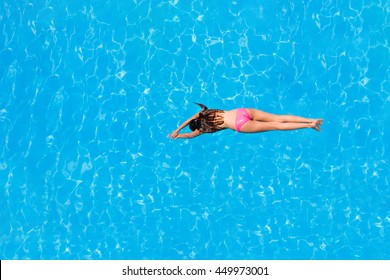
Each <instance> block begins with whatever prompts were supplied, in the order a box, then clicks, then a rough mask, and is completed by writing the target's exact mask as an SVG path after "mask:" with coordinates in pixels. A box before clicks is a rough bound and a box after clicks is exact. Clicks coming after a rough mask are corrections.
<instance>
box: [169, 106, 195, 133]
mask: <svg viewBox="0 0 390 280" xmlns="http://www.w3.org/2000/svg"><path fill="white" fill-rule="evenodd" d="M198 117H199V112H198V113H196V114H195V115H193V116H192V117H191V118H189V119H188V120H186V121H185V122H183V123H182V124H181V125H180V126H179V127H178V128H177V129H176V130H175V131H174V132H172V133H171V134H170V135H169V137H171V138H172V139H176V138H192V137H195V136H198V135H199V133H198V135H194V136H192V137H178V136H179V132H180V130H182V129H183V128H185V127H186V126H187V125H188V124H189V123H190V122H191V121H192V120H193V119H196V118H198ZM194 132H195V131H194ZM187 134H188V135H190V134H191V135H192V134H193V133H186V134H181V135H187Z"/></svg>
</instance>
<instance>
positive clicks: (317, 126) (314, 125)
mask: <svg viewBox="0 0 390 280" xmlns="http://www.w3.org/2000/svg"><path fill="white" fill-rule="evenodd" d="M322 123H323V120H322V119H318V120H315V121H314V122H312V123H311V128H312V129H314V130H316V131H318V132H320V131H321V125H322Z"/></svg>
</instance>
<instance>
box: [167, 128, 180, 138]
mask: <svg viewBox="0 0 390 280" xmlns="http://www.w3.org/2000/svg"><path fill="white" fill-rule="evenodd" d="M178 136H179V133H178V132H177V131H176V130H175V131H174V132H172V133H171V134H169V135H168V137H169V138H171V139H173V140H176V139H177V137H178Z"/></svg>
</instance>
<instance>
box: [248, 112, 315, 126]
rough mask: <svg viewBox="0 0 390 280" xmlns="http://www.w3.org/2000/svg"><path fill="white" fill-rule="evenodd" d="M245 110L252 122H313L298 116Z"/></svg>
mask: <svg viewBox="0 0 390 280" xmlns="http://www.w3.org/2000/svg"><path fill="white" fill-rule="evenodd" d="M247 110H248V111H249V114H250V116H251V118H252V119H253V120H254V121H261V122H281V123H286V122H288V123H309V122H313V121H315V120H314V119H307V118H303V117H299V116H292V115H276V114H270V113H267V112H264V111H260V110H258V109H247Z"/></svg>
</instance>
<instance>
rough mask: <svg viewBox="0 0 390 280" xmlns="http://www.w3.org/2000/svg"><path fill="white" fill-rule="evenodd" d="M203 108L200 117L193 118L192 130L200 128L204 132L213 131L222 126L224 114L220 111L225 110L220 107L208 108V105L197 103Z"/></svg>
mask: <svg viewBox="0 0 390 280" xmlns="http://www.w3.org/2000/svg"><path fill="white" fill-rule="evenodd" d="M195 104H197V105H199V106H200V107H201V108H202V111H201V112H200V113H199V117H198V118H196V119H193V120H191V122H190V129H191V130H192V131H194V130H196V129H197V130H199V131H200V132H202V133H213V132H216V131H218V130H222V129H225V128H223V127H222V128H221V127H220V126H221V125H222V124H223V123H224V119H223V116H221V115H220V113H223V112H224V111H223V110H219V109H208V108H207V107H206V106H204V105H203V104H200V103H195Z"/></svg>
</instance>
